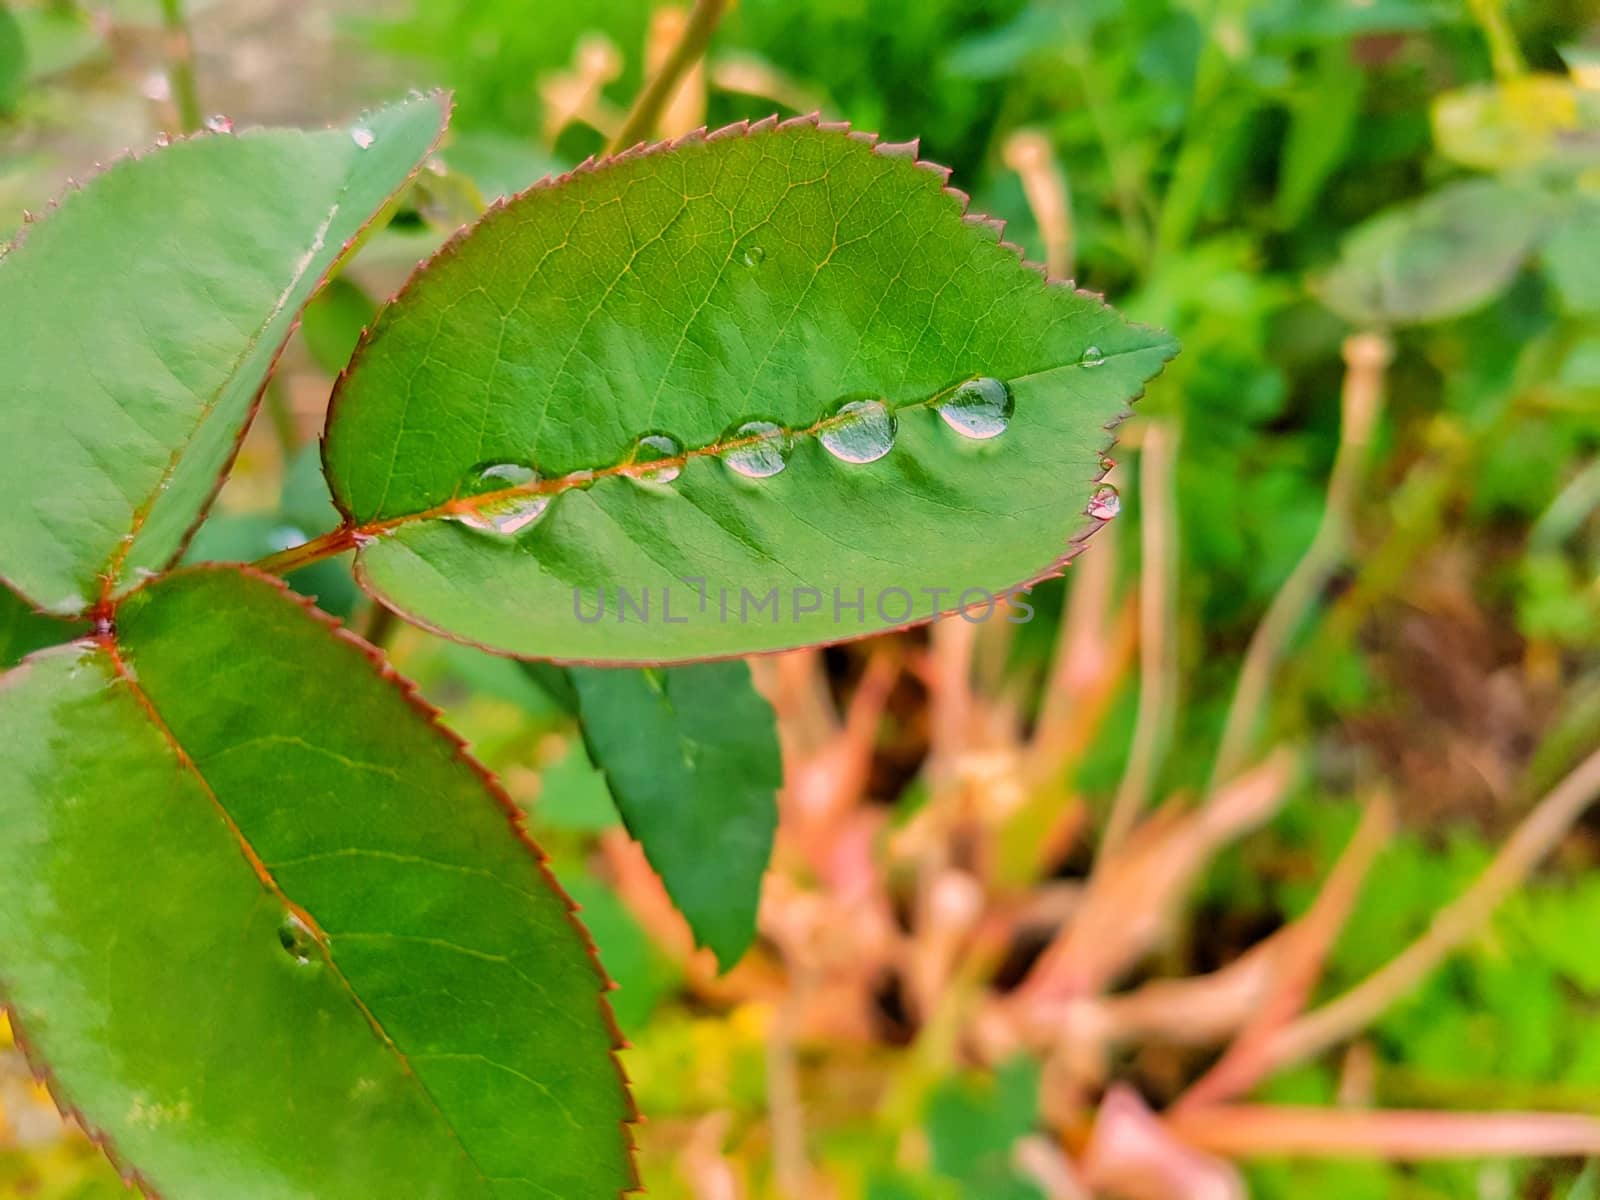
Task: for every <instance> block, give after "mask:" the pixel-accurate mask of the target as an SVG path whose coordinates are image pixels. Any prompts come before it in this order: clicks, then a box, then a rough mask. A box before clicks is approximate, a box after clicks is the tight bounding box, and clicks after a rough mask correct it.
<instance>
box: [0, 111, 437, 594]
mask: <svg viewBox="0 0 1600 1200" xmlns="http://www.w3.org/2000/svg"><path fill="white" fill-rule="evenodd" d="M446 109H447V104H446V101H445V100H444V98H443V97H440V96H433V97H429V98H425V99H421V100H417V101H415V102H412V103H409V104H404V105H401V106H398V107H395V108H389V109H384V110H382V111H380V112H377V113H373V114H371V115H370V116H369V117H366V118H363V121H362V123H361V124H360V125H358V126H356V127H355V131H354V132H353V131H352V130H340V129H335V130H326V131H323V132H319V133H302V132H299V131H295V130H272V131H261V132H252V133H246V134H243V135H240V136H238V137H233V136H224V135H213V136H206V137H198V138H193V139H189V140H185V141H182V142H179V143H177V144H175V145H173V146H172V147H170V148H169V149H165V150H160V151H158V152H156V153H152V154H149V155H147V156H145V157H143V158H128V159H125V160H123V161H121V162H119V163H117V164H115V165H114V166H112V167H111V168H110V169H109V170H107V171H106V172H105V173H104V174H102V175H100V176H99V177H97V178H96V179H95V180H94V181H93V182H92V183H90V184H89V185H88V186H87V187H85V188H84V189H82V190H81V191H74V192H69V193H68V194H67V196H66V197H65V198H64V199H63V200H62V201H61V204H60V207H59V210H58V211H56V212H54V213H52V214H51V215H50V216H49V217H48V218H47V219H45V220H44V221H42V222H40V223H39V224H37V225H34V226H30V227H28V228H26V229H25V230H24V232H23V234H22V236H21V237H19V239H18V240H17V242H16V243H15V244H14V245H13V246H12V247H11V249H10V251H9V253H7V254H6V255H5V257H4V258H0V378H3V379H5V381H6V386H5V388H4V390H3V391H0V429H3V430H4V436H3V437H0V447H3V449H0V456H3V457H0V508H3V509H4V511H5V512H6V514H7V519H6V521H5V522H4V523H3V524H0V575H4V576H5V577H6V578H7V579H9V580H10V581H11V582H12V583H13V584H15V585H16V587H17V588H18V589H19V590H20V591H21V592H22V593H23V594H24V595H26V596H27V597H28V598H29V599H31V600H32V601H34V603H35V604H37V605H39V606H40V607H42V608H45V609H47V610H49V611H52V612H59V613H77V612H81V611H83V610H84V609H86V608H87V607H88V606H89V605H91V604H92V603H94V602H95V601H96V599H97V598H98V597H99V596H100V595H101V594H102V592H103V591H110V592H113V593H114V592H116V591H118V590H125V588H126V587H127V586H128V583H129V581H131V580H134V579H135V578H136V577H137V575H138V573H139V572H140V571H141V570H152V569H159V568H161V567H164V566H166V565H167V564H168V563H170V562H171V561H172V559H173V558H175V557H176V555H177V553H178V551H179V549H180V547H181V546H182V544H183V541H184V537H185V535H186V533H187V532H188V530H189V529H190V528H191V527H192V526H193V525H194V524H195V521H196V519H197V518H198V517H199V515H200V514H201V512H202V511H203V510H204V509H205V507H206V505H207V504H208V503H209V501H210V498H211V496H212V494H213V493H214V492H215V490H216V487H217V481H218V478H219V477H220V475H221V474H222V472H223V471H224V469H225V468H226V467H227V465H228V462H229V460H230V459H231V458H232V455H233V452H234V448H235V446H236V445H237V443H238V440H239V436H240V434H241V432H242V431H243V429H244V426H245V424H246V423H247V421H248V420H249V418H250V414H251V411H252V409H253V406H254V404H255V401H256V397H257V396H258V395H259V393H260V390H261V387H262V384H263V382H264V381H265V379H266V377H267V373H268V372H269V370H270V369H271V366H272V363H273V360H274V359H275V357H276V356H277V353H278V351H279V348H280V347H281V346H282V344H283V342H284V340H285V339H286V338H287V337H288V335H289V331H290V329H291V328H292V327H293V324H294V320H295V317H296V315H297V314H298V313H299V311H300V308H301V306H302V305H303V304H304V303H305V301H306V300H307V298H308V297H310V295H311V294H312V292H313V291H314V290H315V289H316V287H317V286H318V284H319V283H320V281H321V280H322V279H323V277H324V276H325V275H326V274H327V273H328V272H329V270H331V269H332V268H333V266H334V265H335V264H336V263H337V262H338V260H339V258H340V257H341V255H342V254H343V253H344V252H345V250H346V248H347V247H348V246H349V245H350V244H351V243H352V241H353V240H354V239H355V238H356V237H357V236H358V235H359V234H360V233H361V231H362V229H363V228H364V227H365V226H366V225H367V223H368V222H369V221H371V220H372V218H373V216H374V215H375V214H376V213H377V212H378V211H379V210H380V209H381V208H383V206H384V205H385V204H386V203H387V202H388V200H389V198H390V197H391V196H392V195H393V194H394V193H395V191H396V190H397V189H398V188H399V187H400V186H401V185H402V184H403V183H404V182H405V180H406V179H407V177H408V176H409V175H410V174H411V173H412V172H414V171H415V169H416V167H417V165H418V163H419V162H421V161H422V159H423V158H424V157H425V156H426V155H427V153H428V151H429V149H430V147H432V145H433V144H434V143H435V141H437V139H438V137H439V135H440V133H441V131H442V129H443V126H444V122H445V118H446ZM362 143H366V148H365V149H363V146H362Z"/></svg>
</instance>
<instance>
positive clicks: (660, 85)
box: [171, 0, 728, 154]
mask: <svg viewBox="0 0 1600 1200" xmlns="http://www.w3.org/2000/svg"><path fill="white" fill-rule="evenodd" d="M171 2H174V3H175V2H176V0H171ZM727 7H728V0H695V6H694V11H693V12H691V13H690V14H689V21H688V24H686V25H685V26H684V29H683V37H682V38H680V39H679V41H678V44H677V45H676V46H674V47H673V48H672V53H671V54H669V55H668V56H667V59H666V61H665V62H663V63H662V64H661V69H660V70H659V71H657V72H656V73H655V74H654V75H653V76H652V77H651V78H650V81H649V82H648V83H647V84H645V87H644V90H643V91H642V92H640V93H639V95H638V97H637V98H636V99H635V100H634V102H633V107H632V108H631V109H630V110H629V111H628V116H627V119H626V120H625V121H623V122H622V128H621V130H619V131H618V133H617V136H616V137H615V138H613V139H612V142H611V145H610V147H608V149H607V153H610V154H616V153H618V152H620V151H623V150H626V149H627V148H628V147H629V146H633V145H635V144H637V143H639V142H642V141H645V140H647V139H648V138H649V137H650V135H651V133H652V132H654V130H655V128H656V123H657V122H658V121H659V120H660V119H661V110H662V109H663V108H665V107H666V105H667V102H668V101H669V100H671V99H672V97H673V95H674V93H676V92H677V90H678V84H679V83H681V82H682V80H683V77H684V75H685V74H686V73H687V72H688V70H689V68H691V67H692V66H694V64H695V63H697V62H699V61H700V59H701V57H702V56H704V54H705V52H706V47H707V46H708V45H709V44H710V42H711V35H712V34H713V33H714V32H715V31H716V28H717V25H718V24H719V23H720V22H721V20H722V14H723V13H724V12H725V11H726V10H727Z"/></svg>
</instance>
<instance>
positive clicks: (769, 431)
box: [722, 421, 790, 479]
mask: <svg viewBox="0 0 1600 1200" xmlns="http://www.w3.org/2000/svg"><path fill="white" fill-rule="evenodd" d="M723 440H724V441H727V442H739V443H742V444H740V445H731V446H729V447H728V448H727V449H726V450H724V451H723V452H722V461H723V462H724V463H725V464H726V465H727V467H728V470H730V471H732V472H734V473H735V474H737V475H743V476H744V477H745V478H746V479H770V478H771V477H772V476H774V475H776V474H778V473H779V472H780V471H782V470H783V469H784V468H785V467H786V466H788V465H789V450H790V442H789V434H788V431H786V430H785V429H784V428H783V426H781V425H775V424H773V423H772V422H771V421H746V422H745V423H744V424H743V425H740V426H739V427H738V428H737V429H730V430H729V431H728V432H727V433H726V434H725V435H723Z"/></svg>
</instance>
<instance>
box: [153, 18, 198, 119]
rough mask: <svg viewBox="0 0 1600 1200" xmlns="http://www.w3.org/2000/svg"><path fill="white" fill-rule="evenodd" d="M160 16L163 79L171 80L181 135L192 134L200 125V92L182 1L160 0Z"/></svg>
mask: <svg viewBox="0 0 1600 1200" xmlns="http://www.w3.org/2000/svg"><path fill="white" fill-rule="evenodd" d="M161 16H162V18H163V20H164V22H165V24H166V27H167V77H168V78H169V79H170V80H171V81H172V96H173V99H174V100H175V101H176V103H177V105H178V120H179V121H181V122H182V124H183V131H184V132H185V133H194V132H196V131H197V130H198V129H199V128H200V124H201V116H200V89H199V87H198V86H197V85H196V83H195V74H194V38H193V36H192V35H191V34H190V33H189V22H188V19H187V18H186V17H185V15H184V11H183V0H161Z"/></svg>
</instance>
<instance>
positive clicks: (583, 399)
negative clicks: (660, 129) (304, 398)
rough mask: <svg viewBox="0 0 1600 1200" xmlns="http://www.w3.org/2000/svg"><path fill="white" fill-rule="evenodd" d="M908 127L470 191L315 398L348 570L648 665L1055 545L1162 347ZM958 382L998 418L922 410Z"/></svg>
mask: <svg viewBox="0 0 1600 1200" xmlns="http://www.w3.org/2000/svg"><path fill="white" fill-rule="evenodd" d="M914 149H915V148H914V147H913V146H886V145H874V144H873V142H872V139H870V138H865V139H864V138H862V137H860V136H858V135H854V134H847V133H845V132H844V131H843V130H842V129H841V128H839V127H826V126H824V127H818V126H817V124H816V123H815V121H814V120H810V119H802V120H797V121H789V122H785V123H784V124H782V125H776V124H774V123H772V122H763V123H762V124H761V125H759V126H756V127H753V128H750V129H748V130H745V129H742V128H734V129H731V130H725V131H722V132H721V133H718V134H713V135H711V136H710V137H702V138H698V139H687V140H685V141H683V142H681V143H678V144H675V145H674V146H673V147H671V148H670V149H662V150H657V151H654V152H645V153H633V154H627V155H623V156H621V157H618V158H615V159H611V160H608V161H606V162H603V163H601V164H599V165H598V166H591V167H588V168H584V169H580V170H578V171H576V172H574V173H572V174H571V175H568V176H565V177H563V178H562V179H559V180H556V181H553V182H550V183H547V184H542V185H539V186H536V187H534V188H532V189H531V190H530V191H528V192H526V193H524V194H523V195H521V196H519V197H518V198H517V199H515V200H513V201H511V202H509V203H508V204H505V205H503V206H501V207H498V208H496V209H494V210H492V211H491V212H490V213H489V214H488V215H487V216H486V217H485V218H484V219H483V220H482V221H481V222H479V224H478V225H477V226H476V227H475V228H474V229H473V230H472V231H471V232H470V233H469V234H468V235H466V236H465V237H464V238H462V239H461V240H459V241H457V242H456V243H454V244H453V245H452V246H450V247H449V248H447V249H446V250H445V251H444V252H443V253H441V255H440V256H439V257H438V258H437V259H435V260H434V262H433V263H432V264H431V265H430V266H429V267H428V268H427V269H425V270H424V271H422V272H421V273H420V274H419V275H418V276H417V277H416V278H415V279H414V281H413V282H412V284H411V285H410V286H409V287H408V288H407V289H406V291H405V292H404V293H402V295H401V297H400V298H399V299H398V300H397V301H396V302H395V303H394V304H392V305H390V306H389V308H387V309H386V310H385V311H384V312H383V313H382V314H381V315H380V316H379V318H378V322H377V325H376V326H375V328H374V329H373V331H372V333H371V334H370V335H369V336H368V338H367V339H366V341H365V342H364V343H363V345H362V347H361V348H360V349H358V350H357V352H356V356H355V359H354V360H353V362H352V364H351V367H350V371H349V373H348V374H347V375H346V376H345V378H344V380H343V381H342V384H341V386H340V388H339V390H338V393H337V395H336V397H335V400H334V403H333V407H332V409H331V411H330V414H329V421H328V429H327V434H326V445H327V455H326V461H327V464H328V470H329V478H330V481H331V483H332V486H333V492H334V497H335V500H336V501H337V502H338V503H339V505H340V507H341V508H342V509H343V510H344V511H345V512H346V513H347V514H348V515H349V517H350V518H351V522H352V524H351V527H350V532H351V534H352V537H354V538H356V539H357V540H359V541H360V542H361V543H362V549H361V552H360V555H359V559H358V570H359V573H360V576H361V578H362V581H363V583H364V585H365V586H366V587H367V588H368V590H369V591H371V592H372V593H373V594H374V595H375V596H378V597H381V598H382V600H383V601H384V603H386V604H388V605H390V606H391V607H393V608H395V609H396V610H397V611H400V612H402V613H408V614H411V615H412V616H413V617H414V618H415V619H417V620H419V621H420V622H422V623H424V624H427V625H429V626H431V627H433V628H435V629H438V630H440V631H443V632H445V633H447V634H449V635H451V636H454V637H457V638H460V639H462V640H466V641H473V642H477V643H479V644H482V645H484V646H487V647H490V648H493V649H499V650H501V651H506V652H510V653H512V654H517V655H522V656H525V657H543V658H552V659H558V660H566V661H592V662H616V663H648V662H681V661H686V660H693V659H702V658H707V657H714V656H716V657H720V656H729V655H737V654H743V653H748V652H752V651H758V650H770V649H779V648H783V647H789V646H798V645H806V644H813V643H817V642H825V641H838V640H841V639H844V638H850V637H859V636H862V635H864V634H868V633H872V632H875V631H878V630H882V629H886V628H891V627H896V626H900V625H904V624H907V623H910V622H915V621H921V620H926V619H928V618H929V617H932V616H933V615H935V614H937V613H940V612H945V611H950V610H953V609H955V608H957V607H958V606H965V605H973V604H979V603H981V602H982V600H983V597H984V595H985V594H994V593H998V592H999V591H1001V590H1003V589H1006V588H1008V587H1011V586H1013V585H1017V584H1019V583H1021V582H1023V581H1025V580H1029V579H1032V578H1034V577H1036V576H1038V575H1040V574H1043V573H1049V572H1051V571H1053V570H1054V569H1055V568H1056V566H1057V565H1058V564H1059V563H1060V562H1061V560H1062V559H1064V558H1065V557H1067V556H1068V555H1069V554H1070V553H1071V551H1072V549H1073V546H1074V542H1073V539H1074V537H1075V536H1077V535H1079V534H1081V533H1082V532H1084V531H1085V530H1086V529H1088V528H1090V527H1092V526H1093V525H1094V524H1095V521H1094V519H1093V518H1090V517H1087V516H1085V507H1086V505H1087V504H1088V503H1089V501H1090V498H1091V493H1092V492H1093V491H1094V490H1095V488H1096V481H1097V480H1098V479H1099V477H1100V475H1101V474H1102V472H1103V470H1104V467H1103V465H1102V462H1101V452H1102V451H1103V450H1104V449H1105V448H1106V446H1107V445H1108V443H1109V435H1108V433H1107V427H1108V425H1109V424H1112V423H1114V422H1115V421H1116V420H1117V419H1118V418H1119V417H1120V416H1121V415H1122V414H1123V413H1124V412H1125V411H1126V408H1127V405H1128V403H1129V401H1130V400H1132V399H1133V398H1134V397H1135V396H1136V395H1138V394H1139V392H1140V390H1141V389H1142V387H1143V385H1144V382H1145V380H1146V379H1148V378H1149V377H1150V376H1151V375H1153V374H1154V373H1155V372H1156V371H1157V370H1158V369H1159V368H1160V366H1161V364H1162V363H1163V362H1164V361H1165V360H1166V359H1167V358H1169V357H1170V356H1171V355H1172V354H1173V353H1174V350H1175V347H1174V346H1173V343H1172V342H1171V340H1170V339H1169V338H1167V336H1166V335H1165V334H1161V333H1158V332H1156V331H1153V330H1150V329H1146V328H1143V327H1139V326H1133V325H1129V324H1128V323H1127V322H1125V321H1123V320H1122V319H1121V318H1120V317H1119V316H1117V314H1116V313H1114V312H1113V311H1111V310H1110V309H1109V308H1107V307H1106V306H1105V305H1104V304H1103V303H1101V301H1100V300H1099V299H1098V298H1097V297H1094V296H1090V295H1087V294H1085V293H1082V292H1077V291H1074V290H1073V289H1072V288H1070V287H1067V286H1061V285H1051V284H1047V283H1046V282H1045V281H1044V280H1043V279H1042V278H1041V277H1040V275H1039V274H1038V273H1036V272H1035V271H1033V270H1029V269H1028V268H1026V267H1025V266H1024V265H1023V264H1022V263H1021V262H1020V261H1019V259H1018V257H1017V254H1016V252H1015V250H1014V249H1013V248H1011V247H1009V246H1006V245H1004V244H1002V243H1000V242H999V238H998V235H997V233H996V231H995V228H994V227H993V226H991V225H989V224H987V223H985V222H983V221H981V220H978V219H976V218H968V219H965V220H964V219H963V199H962V198H961V197H960V196H959V195H958V194H956V193H952V192H950V191H949V190H947V189H945V188H944V187H943V186H942V185H943V182H944V175H943V173H942V172H941V171H939V170H938V169H937V168H933V167H929V166H927V165H926V164H921V163H918V162H916V161H915V160H914V159H915V156H914ZM973 381H979V382H980V383H981V386H982V388H984V389H988V391H987V392H986V394H990V395H991V396H992V399H993V401H994V405H995V407H996V409H997V410H998V409H1003V410H1004V412H1006V413H1009V414H1010V416H1009V427H1004V426H1005V419H1006V418H1005V416H1004V415H1003V414H1002V415H1001V417H1000V418H999V420H998V421H996V422H993V423H991V424H990V425H989V426H988V427H986V428H985V429H984V430H983V431H982V432H985V433H998V436H993V437H988V438H984V439H978V438H972V437H966V436H962V435H961V434H960V433H958V432H957V431H956V428H955V425H956V424H957V423H958V420H952V421H950V422H949V423H947V421H946V420H941V419H940V414H939V412H937V411H935V410H936V409H937V408H938V407H939V406H941V405H943V404H946V403H952V404H953V403H954V402H955V401H956V400H957V392H958V389H960V388H962V387H963V385H965V384H969V383H972V382H973ZM857 402H861V403H868V404H881V405H882V406H883V407H882V408H881V409H880V408H875V407H869V408H866V409H862V408H854V409H851V410H849V411H848V412H844V413H841V408H842V407H843V406H844V405H846V404H855V403H857ZM852 414H854V417H852ZM953 415H954V416H955V417H956V418H957V419H959V417H960V414H959V413H955V414H953ZM1002 427H1004V429H1003V432H1002V431H1001V429H1002ZM830 447H831V448H830ZM880 452H884V453H882V454H881V456H879V454H880ZM651 460H653V461H655V462H656V463H657V464H658V465H656V466H654V467H652V466H650V465H649V461H651ZM530 472H536V473H537V476H538V478H535V477H534V476H533V474H530ZM589 472H593V476H592V477H591V476H590V475H589V474H588V473H589ZM1101 511H1102V512H1105V511H1107V510H1106V509H1102V510H1101ZM962 589H973V590H972V591H970V592H969V593H968V594H967V595H966V596H965V597H963V595H962ZM980 589H987V590H988V592H987V593H985V592H983V591H981V590H980ZM622 591H626V592H627V593H628V594H629V595H628V597H627V598H626V599H627V600H631V601H632V602H633V604H634V606H635V608H634V609H633V610H631V611H634V612H639V611H641V606H640V602H641V600H642V601H643V604H644V605H645V606H648V615H647V616H628V615H627V612H626V611H625V609H626V606H625V604H624V599H625V598H624V597H623V596H622V595H621V592H622ZM601 602H603V603H605V605H606V606H607V607H606V613H605V615H604V617H603V618H602V619H596V618H595V617H594V612H595V609H596V608H597V605H598V604H599V603H601Z"/></svg>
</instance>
